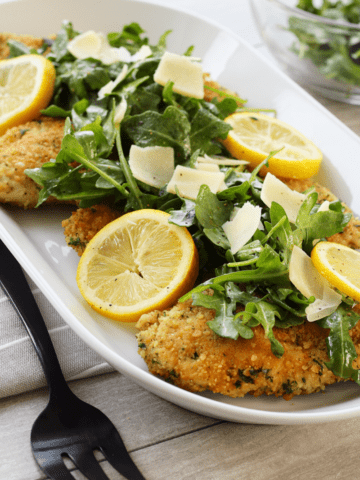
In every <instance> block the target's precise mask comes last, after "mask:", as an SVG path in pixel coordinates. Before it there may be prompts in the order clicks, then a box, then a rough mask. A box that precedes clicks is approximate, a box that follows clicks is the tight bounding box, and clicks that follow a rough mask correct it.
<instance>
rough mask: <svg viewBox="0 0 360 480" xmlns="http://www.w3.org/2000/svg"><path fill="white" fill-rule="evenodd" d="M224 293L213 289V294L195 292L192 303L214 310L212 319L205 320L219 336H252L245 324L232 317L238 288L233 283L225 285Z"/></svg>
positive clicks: (233, 337) (238, 291) (234, 338)
mask: <svg viewBox="0 0 360 480" xmlns="http://www.w3.org/2000/svg"><path fill="white" fill-rule="evenodd" d="M226 293H227V294H226V295H225V294H223V293H222V292H219V291H216V290H214V293H213V295H206V294H204V293H195V294H194V295H193V305H198V306H203V307H206V308H209V309H212V310H215V317H214V319H213V320H210V321H209V322H207V324H208V326H209V327H210V328H211V329H212V330H213V331H214V332H215V333H216V334H217V335H219V336H221V337H225V338H232V339H233V340H236V339H237V338H238V337H239V335H240V336H241V337H243V338H247V339H249V338H252V337H253V336H254V333H253V331H252V330H251V328H250V327H248V326H247V325H243V324H242V322H241V321H239V320H236V319H235V318H234V314H235V309H236V303H237V299H238V295H239V293H240V294H241V292H240V290H239V289H238V288H237V287H236V286H235V285H233V284H229V285H227V286H226Z"/></svg>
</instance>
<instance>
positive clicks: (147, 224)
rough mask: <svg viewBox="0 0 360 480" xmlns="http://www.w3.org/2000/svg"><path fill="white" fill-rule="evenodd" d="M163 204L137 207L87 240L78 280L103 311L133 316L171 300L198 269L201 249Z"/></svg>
mask: <svg viewBox="0 0 360 480" xmlns="http://www.w3.org/2000/svg"><path fill="white" fill-rule="evenodd" d="M169 218H170V215H169V214H167V213H165V212H162V211H159V210H151V209H149V210H147V209H146V210H137V211H134V212H131V213H127V214H125V215H123V216H122V217H120V218H118V219H116V220H114V221H113V222H111V223H109V224H108V225H106V226H105V227H104V228H103V229H102V230H100V232H98V233H97V234H96V235H95V236H94V237H93V239H92V240H91V241H90V242H89V244H88V246H87V247H86V249H85V252H84V253H83V255H82V257H81V259H80V262H79V266H78V270H77V284H78V287H79V290H80V292H81V294H82V295H83V297H84V298H85V300H86V301H87V302H88V303H89V304H90V305H91V307H92V308H93V309H94V310H96V311H97V312H99V313H101V314H102V315H104V316H106V317H109V318H112V319H114V320H119V321H123V322H135V321H137V320H138V319H139V318H140V316H141V315H142V314H143V313H147V312H150V311H152V310H163V309H165V308H167V307H170V306H172V305H173V304H174V303H176V301H177V300H178V298H179V297H181V296H182V295H183V294H185V293H186V292H187V291H189V290H190V289H191V288H192V286H193V285H194V282H195V280H196V277H197V275H198V271H199V260H198V252H197V249H196V246H195V244H194V241H193V239H192V236H191V235H190V233H189V231H188V230H187V229H186V228H185V227H179V226H177V225H173V224H171V223H169Z"/></svg>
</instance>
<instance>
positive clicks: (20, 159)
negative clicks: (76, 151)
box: [0, 116, 64, 208]
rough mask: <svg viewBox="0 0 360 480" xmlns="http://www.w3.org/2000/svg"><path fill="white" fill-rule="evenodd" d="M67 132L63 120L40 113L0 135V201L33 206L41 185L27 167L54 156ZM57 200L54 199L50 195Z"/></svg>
mask: <svg viewBox="0 0 360 480" xmlns="http://www.w3.org/2000/svg"><path fill="white" fill-rule="evenodd" d="M63 136H64V120H63V119H59V118H51V117H45V116H40V117H39V119H38V120H33V121H31V122H27V123H25V124H23V125H20V126H18V127H13V128H10V129H9V130H8V131H7V132H6V133H5V134H4V135H3V136H2V137H0V202H1V203H9V204H12V205H17V206H20V207H23V208H31V207H34V206H35V205H36V203H37V201H38V195H39V190H40V188H41V187H40V186H39V185H37V184H36V183H35V182H34V181H33V180H31V179H30V178H29V177H28V176H27V175H26V174H25V173H24V170H25V169H27V168H37V167H41V166H42V164H43V163H45V162H48V161H50V160H51V159H55V158H56V156H57V154H58V153H59V151H60V148H61V141H62V138H63ZM49 201H50V202H51V201H55V199H50V200H49Z"/></svg>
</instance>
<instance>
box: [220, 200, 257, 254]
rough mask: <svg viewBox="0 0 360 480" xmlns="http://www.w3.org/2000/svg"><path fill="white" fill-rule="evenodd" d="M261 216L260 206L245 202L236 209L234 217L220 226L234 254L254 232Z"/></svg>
mask: <svg viewBox="0 0 360 480" xmlns="http://www.w3.org/2000/svg"><path fill="white" fill-rule="evenodd" d="M260 218H261V208H260V207H259V206H255V205H252V204H251V203H250V202H246V203H245V204H244V205H243V206H242V207H241V208H239V209H238V211H237V212H236V214H235V216H234V218H233V219H232V220H230V221H228V222H225V223H224V225H223V226H222V228H223V230H224V232H225V234H226V236H227V238H228V240H229V243H230V249H231V253H232V254H233V255H234V254H235V253H236V252H238V251H239V250H240V248H241V247H243V246H244V245H245V244H246V243H247V242H248V241H249V240H250V238H251V237H252V236H253V235H254V233H255V232H256V230H257V228H258V226H259V223H260Z"/></svg>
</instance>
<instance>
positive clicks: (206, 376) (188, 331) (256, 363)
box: [136, 300, 360, 400]
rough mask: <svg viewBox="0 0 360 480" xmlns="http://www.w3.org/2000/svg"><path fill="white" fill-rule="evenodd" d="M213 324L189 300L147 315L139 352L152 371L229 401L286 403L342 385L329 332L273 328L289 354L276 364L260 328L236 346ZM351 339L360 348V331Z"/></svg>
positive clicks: (314, 328) (310, 326) (310, 328)
mask: <svg viewBox="0 0 360 480" xmlns="http://www.w3.org/2000/svg"><path fill="white" fill-rule="evenodd" d="M213 318H214V311H213V310H208V309H206V308H203V307H194V306H192V303H191V300H188V301H187V302H184V303H178V304H177V305H175V306H174V307H173V308H172V309H170V310H168V311H164V312H159V311H155V312H151V313H148V314H145V315H143V316H142V317H141V318H140V319H139V321H138V322H137V324H136V326H137V328H138V329H139V330H140V332H139V333H138V334H137V340H138V345H139V350H138V352H139V354H140V355H141V357H142V358H143V359H144V360H145V362H146V364H147V366H148V368H149V371H150V372H151V373H152V374H154V375H159V376H161V377H163V378H165V379H166V380H167V381H170V382H171V383H173V384H175V385H177V386H179V387H181V388H183V389H185V390H189V391H191V392H202V391H205V390H210V391H212V392H214V393H221V394H223V395H227V396H230V397H243V396H244V395H245V394H247V393H250V394H252V395H254V396H259V395H262V394H266V395H275V396H276V397H279V396H282V397H283V398H285V399H286V400H290V399H291V398H292V397H293V396H294V395H302V394H309V393H313V392H318V391H320V390H324V388H325V386H326V385H330V384H333V383H335V382H338V381H341V380H342V379H340V378H339V377H336V376H335V375H334V374H333V373H332V372H331V371H330V370H328V369H327V368H326V366H325V362H326V361H328V356H327V348H326V343H325V339H326V336H327V334H328V332H327V331H326V330H323V329H321V328H320V327H319V326H318V325H316V324H315V323H309V322H305V323H304V324H303V325H301V326H297V327H290V328H288V329H279V328H275V329H274V334H275V337H276V338H277V339H278V340H279V341H280V342H281V343H282V345H283V346H284V349H285V353H284V355H283V356H282V357H281V358H277V357H275V355H273V353H272V352H271V349H270V342H269V340H268V339H267V338H266V337H265V335H264V329H263V328H262V327H261V326H259V327H255V328H254V329H253V330H254V337H253V338H252V339H250V340H245V339H243V338H239V339H237V340H232V339H226V338H221V337H219V336H217V335H216V334H215V333H214V332H213V331H212V330H211V329H210V328H209V327H208V325H207V322H208V321H210V320H212V319H213ZM351 335H352V337H353V341H354V343H359V339H360V327H358V326H356V327H354V328H353V330H352V331H351ZM357 349H358V347H357ZM358 354H359V350H358ZM358 363H359V362H358V361H356V362H354V368H358ZM359 365H360V363H359Z"/></svg>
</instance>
